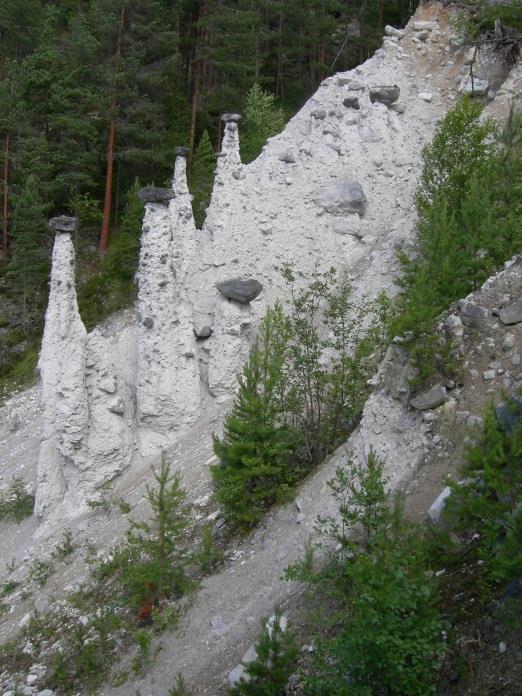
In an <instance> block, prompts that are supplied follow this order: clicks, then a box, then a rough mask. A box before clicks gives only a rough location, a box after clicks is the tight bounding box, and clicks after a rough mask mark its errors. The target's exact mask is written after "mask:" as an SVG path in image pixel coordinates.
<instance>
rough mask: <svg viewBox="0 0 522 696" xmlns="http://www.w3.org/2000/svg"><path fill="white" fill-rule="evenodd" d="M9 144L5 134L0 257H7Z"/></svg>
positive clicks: (9, 139)
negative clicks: (0, 252) (0, 249)
mask: <svg viewBox="0 0 522 696" xmlns="http://www.w3.org/2000/svg"><path fill="white" fill-rule="evenodd" d="M10 143H11V134H10V133H7V134H6V136H5V141H4V193H3V205H2V255H3V256H7V252H8V239H7V232H8V228H7V222H8V211H9V146H10Z"/></svg>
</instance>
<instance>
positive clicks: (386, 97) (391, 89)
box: [370, 85, 401, 106]
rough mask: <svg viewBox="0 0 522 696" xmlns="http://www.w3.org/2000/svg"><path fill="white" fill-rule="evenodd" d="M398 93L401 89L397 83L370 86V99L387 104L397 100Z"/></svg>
mask: <svg viewBox="0 0 522 696" xmlns="http://www.w3.org/2000/svg"><path fill="white" fill-rule="evenodd" d="M400 93H401V90H400V88H399V87H398V86H397V85H375V87H370V101H371V102H372V103H373V102H380V103H381V104H386V106H389V105H390V104H393V102H396V101H397V99H398V98H399V96H400Z"/></svg>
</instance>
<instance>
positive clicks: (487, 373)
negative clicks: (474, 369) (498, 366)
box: [482, 370, 497, 381]
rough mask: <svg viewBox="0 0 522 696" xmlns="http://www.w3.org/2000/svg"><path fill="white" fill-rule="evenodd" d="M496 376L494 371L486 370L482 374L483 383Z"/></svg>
mask: <svg viewBox="0 0 522 696" xmlns="http://www.w3.org/2000/svg"><path fill="white" fill-rule="evenodd" d="M496 374H497V373H496V372H495V370H486V371H485V372H483V373H482V378H483V379H484V380H485V381H488V380H490V379H495V376H496Z"/></svg>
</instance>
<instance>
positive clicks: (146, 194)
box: [138, 186, 176, 205]
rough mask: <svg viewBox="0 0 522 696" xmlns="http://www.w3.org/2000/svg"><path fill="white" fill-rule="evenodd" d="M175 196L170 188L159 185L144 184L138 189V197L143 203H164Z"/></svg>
mask: <svg viewBox="0 0 522 696" xmlns="http://www.w3.org/2000/svg"><path fill="white" fill-rule="evenodd" d="M175 196H176V194H175V193H174V191H173V190H172V189H169V188H160V187H159V186H145V187H144V188H141V189H140V190H139V191H138V198H140V199H141V200H142V201H143V202H144V203H164V204H165V205H166V204H167V203H168V202H169V201H171V200H172V199H173V198H175Z"/></svg>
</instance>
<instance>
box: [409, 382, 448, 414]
mask: <svg viewBox="0 0 522 696" xmlns="http://www.w3.org/2000/svg"><path fill="white" fill-rule="evenodd" d="M446 399H447V394H446V389H445V388H444V387H443V386H442V385H441V384H436V385H435V386H434V387H432V388H431V389H430V390H428V391H426V392H423V393H422V394H418V395H417V396H415V397H414V398H413V399H411V400H410V406H413V408H416V409H417V411H427V410H428V409H430V408H437V406H442V404H443V403H444V402H445V401H446Z"/></svg>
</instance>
